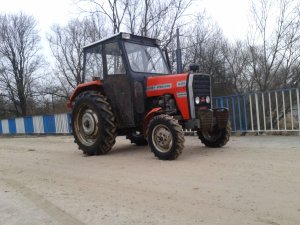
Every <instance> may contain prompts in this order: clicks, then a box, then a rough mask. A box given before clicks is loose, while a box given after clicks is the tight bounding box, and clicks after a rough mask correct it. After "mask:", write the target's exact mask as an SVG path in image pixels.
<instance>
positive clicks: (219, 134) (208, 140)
mask: <svg viewBox="0 0 300 225" xmlns="http://www.w3.org/2000/svg"><path fill="white" fill-rule="evenodd" d="M197 134H198V137H199V139H200V140H201V142H202V143H203V144H204V145H205V146H207V147H211V148H220V147H223V146H224V145H226V144H227V142H228V141H229V138H230V134H231V125H230V122H228V123H227V126H226V127H225V128H222V129H220V128H217V127H215V128H214V129H213V130H212V131H201V130H199V131H198V132H197Z"/></svg>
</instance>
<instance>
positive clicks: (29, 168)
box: [0, 136, 300, 225]
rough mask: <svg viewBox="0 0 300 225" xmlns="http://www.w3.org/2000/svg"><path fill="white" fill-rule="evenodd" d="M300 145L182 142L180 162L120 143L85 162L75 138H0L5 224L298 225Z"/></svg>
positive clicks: (0, 205) (276, 139)
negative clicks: (211, 145)
mask: <svg viewBox="0 0 300 225" xmlns="http://www.w3.org/2000/svg"><path fill="white" fill-rule="evenodd" d="M299 162H300V138H299V136H298V137H281V136H273V137H271V136H266V137H233V138H232V139H231V141H230V142H229V143H228V145H227V146H226V147H224V148H222V149H209V148H206V147H204V146H202V145H201V144H200V143H199V141H198V139H197V138H196V137H186V143H185V150H184V152H183V154H182V155H181V156H180V158H178V160H176V161H160V160H158V159H156V158H154V156H153V155H152V153H151V152H150V151H149V149H148V147H136V146H134V145H130V144H129V142H128V141H127V140H125V139H124V138H118V140H117V144H116V145H115V147H114V149H113V151H112V152H111V153H109V154H108V155H105V156H97V157H84V156H83V155H82V153H81V152H80V151H78V150H77V147H76V145H75V144H73V139H72V138H71V137H68V136H66V137H38V138H32V137H30V138H0V224H1V225H13V224H15V225H28V224H31V225H44V224H51V225H52V224H63V225H77V224H79V225H82V224H87V225H93V224H94V225H96V224H97V225H99V224H104V225H110V224H118V225H119V224H128V225H140V224H153V225H159V224H161V225H168V224H170V225H176V224H180V225H188V224H197V225H198V224H203V225H217V224H218V225H243V224H251V225H254V224H255V225H260V224H267V225H268V224H271V225H279V224H280V225H297V224H300V163H299Z"/></svg>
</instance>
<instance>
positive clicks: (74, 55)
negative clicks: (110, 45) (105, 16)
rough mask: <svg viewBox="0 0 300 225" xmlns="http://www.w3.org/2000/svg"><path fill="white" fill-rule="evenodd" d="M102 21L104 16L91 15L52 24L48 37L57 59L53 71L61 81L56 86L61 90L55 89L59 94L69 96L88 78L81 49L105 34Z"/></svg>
mask: <svg viewBox="0 0 300 225" xmlns="http://www.w3.org/2000/svg"><path fill="white" fill-rule="evenodd" d="M102 23H103V21H102V20H101V18H98V17H89V18H85V19H83V20H79V19H74V20H71V21H70V22H69V23H68V24H67V25H66V26H60V25H54V26H53V27H52V32H51V33H50V34H48V40H49V43H50V47H51V50H52V54H53V56H54V58H55V62H56V65H55V69H54V74H55V76H56V77H57V78H58V79H59V81H60V84H61V87H59V88H58V89H57V90H60V92H57V93H56V95H57V96H65V97H67V96H68V95H69V94H70V91H71V90H73V89H74V88H75V87H76V86H77V85H78V84H80V83H83V82H84V81H85V77H84V74H83V51H82V50H83V47H84V46H85V45H87V44H89V43H91V42H94V41H96V40H99V39H101V38H102V37H103V35H105V31H104V30H103V27H102ZM47 90H48V91H49V90H50V89H47ZM47 90H46V89H45V90H44V91H46V92H47ZM51 90H55V88H51Z"/></svg>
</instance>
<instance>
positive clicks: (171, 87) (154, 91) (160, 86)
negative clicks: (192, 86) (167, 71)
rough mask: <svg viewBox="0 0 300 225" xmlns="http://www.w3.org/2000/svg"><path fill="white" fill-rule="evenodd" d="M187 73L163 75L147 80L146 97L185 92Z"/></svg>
mask: <svg viewBox="0 0 300 225" xmlns="http://www.w3.org/2000/svg"><path fill="white" fill-rule="evenodd" d="M187 77H188V73H183V74H174V75H167V76H166V75H163V76H155V77H148V78H147V96H148V97H152V96H159V95H164V94H167V93H169V94H174V93H176V92H178V91H181V92H186V84H187Z"/></svg>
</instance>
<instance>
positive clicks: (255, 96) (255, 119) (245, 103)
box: [0, 88, 300, 134]
mask: <svg viewBox="0 0 300 225" xmlns="http://www.w3.org/2000/svg"><path fill="white" fill-rule="evenodd" d="M299 92H300V89H299V88H295V89H285V90H274V91H269V92H255V93H248V94H244V95H232V96H221V97H214V98H213V106H214V107H226V108H229V111H230V120H231V125H232V131H233V132H261V131H262V132H264V131H270V132H273V131H299V134H300V123H299V121H300V100H299V99H300V96H299ZM70 123H71V115H70V114H69V113H68V114H67V113H64V114H55V115H43V116H27V117H22V118H11V119H5V120H0V134H68V133H71V127H70Z"/></svg>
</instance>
